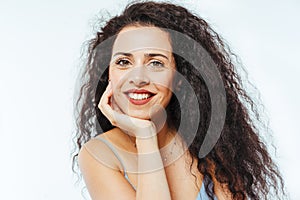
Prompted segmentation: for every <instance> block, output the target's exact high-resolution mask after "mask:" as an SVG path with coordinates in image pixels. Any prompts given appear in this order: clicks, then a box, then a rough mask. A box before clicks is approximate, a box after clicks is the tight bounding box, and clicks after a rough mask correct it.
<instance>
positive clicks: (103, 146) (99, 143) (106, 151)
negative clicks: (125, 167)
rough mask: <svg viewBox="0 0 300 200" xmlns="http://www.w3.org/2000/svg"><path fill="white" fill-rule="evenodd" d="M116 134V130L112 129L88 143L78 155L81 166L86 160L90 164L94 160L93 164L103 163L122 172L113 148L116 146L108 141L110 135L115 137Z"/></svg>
mask: <svg viewBox="0 0 300 200" xmlns="http://www.w3.org/2000/svg"><path fill="white" fill-rule="evenodd" d="M114 132H115V130H113V129H112V130H110V131H108V132H105V133H103V134H100V135H98V136H96V137H95V138H92V139H90V140H89V141H88V142H86V143H85V144H84V145H83V146H82V148H81V149H80V151H79V154H78V161H79V165H82V164H84V161H85V160H89V162H90V161H91V160H93V162H97V163H101V164H102V165H105V166H107V167H110V168H112V169H115V170H120V163H119V160H118V159H117V158H116V156H115V155H114V152H113V150H112V148H111V146H112V145H114V144H113V143H111V141H110V140H108V135H113V134H115V133H114Z"/></svg>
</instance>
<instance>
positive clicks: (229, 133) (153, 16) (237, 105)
mask: <svg viewBox="0 0 300 200" xmlns="http://www.w3.org/2000/svg"><path fill="white" fill-rule="evenodd" d="M129 25H136V26H138V25H140V26H155V27H159V28H162V29H164V30H166V31H167V30H168V29H169V30H174V31H177V32H180V33H182V34H185V35H187V36H189V37H190V38H192V39H193V40H195V41H196V42H198V43H199V44H201V46H202V47H203V48H204V49H205V50H206V51H207V52H208V54H209V56H210V57H211V58H212V59H213V61H214V63H215V64H216V66H217V68H218V70H219V72H220V74H221V78H222V81H223V84H224V87H225V93H226V101H227V105H226V117H225V123H224V126H223V130H222V132H221V136H220V138H219V140H218V141H217V143H216V145H215V146H214V148H213V149H212V150H211V151H210V153H209V154H208V155H206V156H205V157H204V158H199V157H198V153H199V150H200V147H201V145H202V143H203V140H204V138H205V135H206V132H207V129H208V125H209V122H210V117H211V101H210V96H209V91H208V88H207V85H206V84H205V82H204V80H203V77H202V76H201V74H199V72H197V70H196V69H195V67H194V66H191V64H190V63H189V62H188V61H186V60H185V59H184V58H182V57H180V56H179V55H177V54H173V55H174V58H175V62H176V69H177V71H178V72H179V73H180V74H182V75H183V77H184V78H185V79H186V80H188V81H189V83H190V84H191V86H192V87H193V89H194V91H195V93H196V95H197V98H198V101H199V109H200V110H201V112H200V119H201V120H200V122H194V121H195V120H193V119H194V118H193V116H194V112H193V109H194V108H192V107H189V109H187V110H181V109H178V108H179V107H180V105H179V103H178V102H179V100H178V99H177V98H182V99H180V102H186V104H187V105H189V102H190V101H192V100H191V99H190V97H189V95H188V94H185V93H184V91H181V92H182V93H181V95H177V96H176V97H175V95H173V97H172V98H171V101H170V103H169V105H168V106H167V113H168V119H167V120H168V121H167V122H168V124H169V125H170V126H171V127H174V128H175V129H177V128H178V123H179V122H180V119H181V118H182V117H184V118H185V119H188V121H189V122H190V123H191V125H192V126H194V125H195V124H194V123H196V125H197V126H199V128H198V130H197V133H196V136H195V138H194V139H193V141H192V143H191V145H189V147H188V151H189V152H190V154H191V155H192V157H193V160H192V162H194V161H195V159H197V160H198V165H197V168H198V170H199V172H200V173H201V174H202V175H203V177H204V179H203V182H204V185H205V190H206V192H207V193H208V195H209V197H210V198H211V199H213V190H214V186H213V184H212V180H213V179H215V180H216V181H218V182H219V183H221V184H225V185H226V186H227V187H228V189H229V191H230V192H231V194H232V197H233V199H247V198H250V199H257V200H258V199H267V198H269V196H270V194H273V196H272V199H275V198H278V199H282V198H283V197H285V191H284V183H283V179H282V177H281V175H280V173H279V171H278V168H277V166H276V164H275V163H274V162H273V160H272V159H271V156H270V155H269V153H268V151H267V147H266V145H265V144H264V143H263V142H262V139H261V137H260V136H259V127H258V126H257V125H258V124H259V123H255V122H261V121H262V120H261V117H260V113H259V111H258V110H257V108H256V105H255V103H254V101H253V100H252V98H250V96H249V95H248V94H247V93H246V91H245V89H243V88H242V81H241V78H240V76H239V75H238V73H237V70H236V68H235V65H236V64H234V61H233V57H234V56H235V55H234V54H233V53H232V52H231V51H230V49H229V48H228V46H227V45H226V44H225V43H224V42H223V40H222V39H221V37H220V36H219V35H218V34H217V33H216V32H215V31H214V30H213V29H212V28H211V27H210V26H209V24H208V23H207V22H206V21H205V20H203V19H202V18H200V17H199V16H197V15H195V14H192V13H191V12H189V11H188V10H187V9H185V8H183V7H181V6H178V5H174V4H170V3H157V2H149V1H148V2H136V3H132V4H129V5H128V6H127V7H126V8H125V10H124V11H123V12H122V13H121V14H120V15H119V16H115V17H113V18H111V19H110V20H109V21H108V22H106V23H105V24H103V26H102V27H101V30H98V31H97V34H96V36H95V38H93V39H91V40H90V41H89V42H88V49H87V57H86V63H85V65H84V66H85V68H84V69H83V73H82V77H81V78H82V79H81V80H82V85H81V87H80V91H79V94H78V96H79V97H78V99H77V102H76V109H77V118H76V125H77V129H76V135H75V136H74V141H75V140H76V150H75V151H74V155H73V170H74V166H75V165H77V156H78V152H79V150H80V149H81V147H82V145H83V144H84V143H86V142H87V141H88V140H90V139H91V138H92V137H94V136H96V135H98V134H101V133H103V132H106V131H108V130H110V129H112V128H113V126H112V125H111V124H110V122H109V121H108V119H107V118H106V117H105V116H104V115H103V114H102V113H101V111H100V110H99V109H98V107H97V105H98V103H99V101H100V98H101V96H102V94H103V92H104V90H105V88H106V86H107V85H108V66H109V59H110V56H111V50H112V44H113V41H114V39H112V40H111V42H105V41H107V40H108V39H109V38H112V37H115V36H116V35H117V34H118V32H120V31H121V29H122V28H124V27H125V26H129ZM171 41H172V43H173V44H172V45H174V43H175V42H176V38H171ZM99 45H102V48H97V47H99ZM187 49H189V50H190V51H191V52H193V53H194V54H196V55H197V50H196V49H193V47H187ZM199 56H201V55H200V54H199ZM99 74H101V75H102V76H101V77H99ZM261 124H263V123H261ZM184 138H185V137H184Z"/></svg>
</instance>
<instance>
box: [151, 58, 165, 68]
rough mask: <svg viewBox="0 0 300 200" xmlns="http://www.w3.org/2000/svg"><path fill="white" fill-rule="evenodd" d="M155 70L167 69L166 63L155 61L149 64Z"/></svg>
mask: <svg viewBox="0 0 300 200" xmlns="http://www.w3.org/2000/svg"><path fill="white" fill-rule="evenodd" d="M149 65H150V66H151V67H153V68H163V67H165V65H164V63H163V62H161V61H158V60H153V61H151V62H150V64H149Z"/></svg>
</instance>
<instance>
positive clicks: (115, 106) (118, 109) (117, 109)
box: [111, 96, 124, 114]
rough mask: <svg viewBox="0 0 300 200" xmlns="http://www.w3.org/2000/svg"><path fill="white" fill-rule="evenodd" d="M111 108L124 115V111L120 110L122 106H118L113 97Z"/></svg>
mask: <svg viewBox="0 0 300 200" xmlns="http://www.w3.org/2000/svg"><path fill="white" fill-rule="evenodd" d="M111 107H112V109H113V110H115V111H116V112H118V113H122V114H124V112H123V111H122V109H121V108H120V106H119V105H118V104H117V102H116V101H115V99H114V98H113V96H112V97H111Z"/></svg>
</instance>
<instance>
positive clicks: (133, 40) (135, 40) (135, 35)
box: [112, 26, 172, 54]
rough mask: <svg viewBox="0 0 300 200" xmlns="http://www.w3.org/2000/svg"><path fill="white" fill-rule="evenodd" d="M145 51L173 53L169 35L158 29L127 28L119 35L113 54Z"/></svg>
mask: <svg viewBox="0 0 300 200" xmlns="http://www.w3.org/2000/svg"><path fill="white" fill-rule="evenodd" d="M143 49H145V50H147V49H155V50H161V51H167V52H170V53H171V52H172V45H171V42H170V37H169V34H168V33H167V32H165V31H163V30H161V29H159V28H157V27H144V26H129V27H125V28H123V29H122V30H121V31H120V33H119V34H118V36H117V38H116V40H115V42H114V45H113V50H112V52H113V54H114V53H116V52H132V51H137V50H143Z"/></svg>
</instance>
